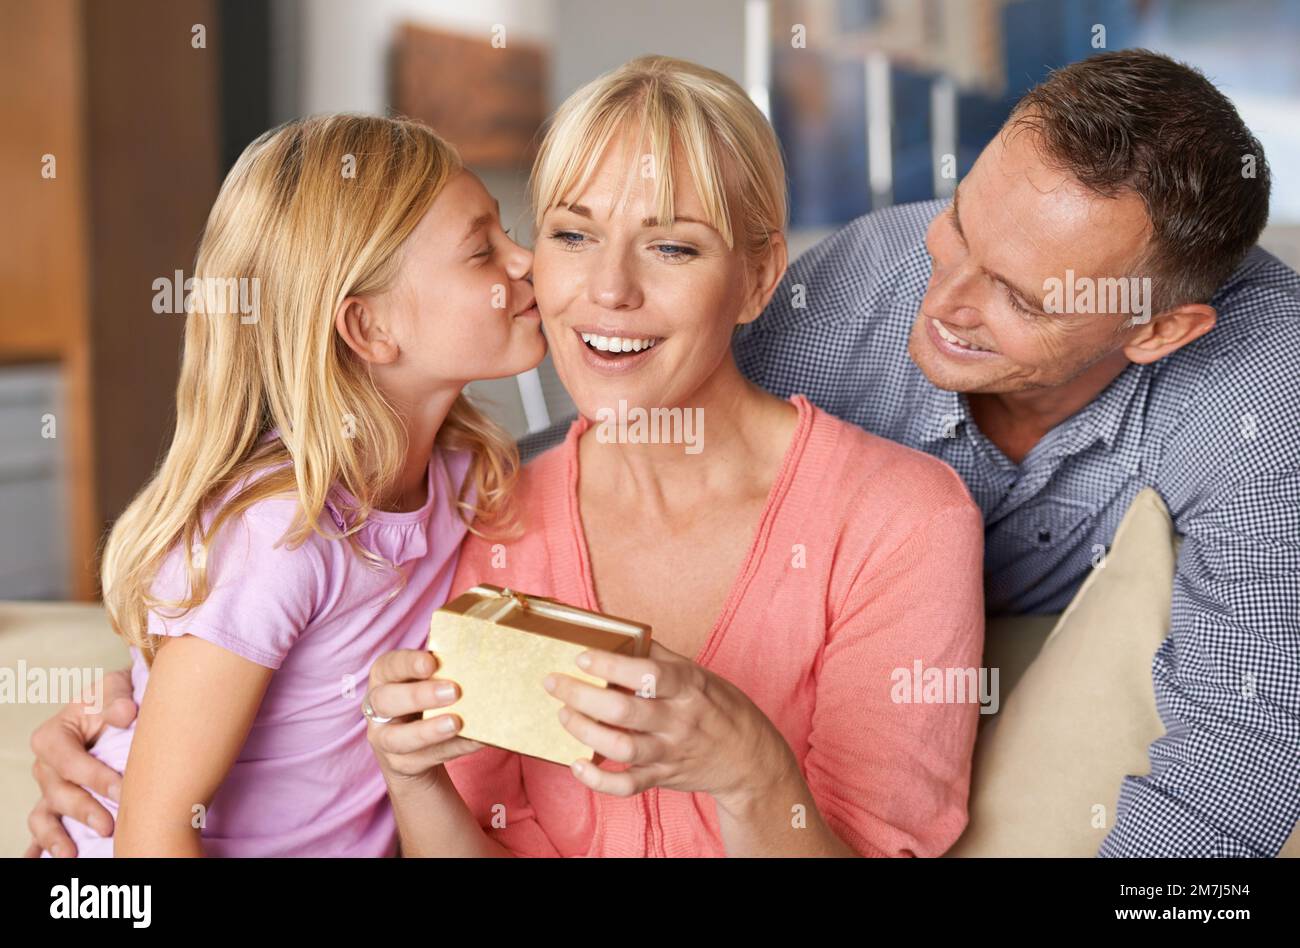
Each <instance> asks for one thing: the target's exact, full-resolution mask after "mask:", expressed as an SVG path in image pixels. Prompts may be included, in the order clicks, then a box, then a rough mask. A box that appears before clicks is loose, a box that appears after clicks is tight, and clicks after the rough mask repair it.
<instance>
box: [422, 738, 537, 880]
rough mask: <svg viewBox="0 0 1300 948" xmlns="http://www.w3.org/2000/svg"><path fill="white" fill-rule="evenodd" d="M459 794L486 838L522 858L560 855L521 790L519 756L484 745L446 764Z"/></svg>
mask: <svg viewBox="0 0 1300 948" xmlns="http://www.w3.org/2000/svg"><path fill="white" fill-rule="evenodd" d="M445 766H446V768H447V775H448V776H449V777H451V782H452V784H453V785H454V786H455V787H456V790H457V792H458V793H460V797H461V799H462V800H464V801H465V805H466V806H467V807H469V810H470V812H471V813H472V814H473V815H474V819H476V820H477V821H478V824H479V826H481V827H482V828H483V831H484V832H485V833H487V835H488V836H489V837H491V838H492V839H494V840H496V841H497V842H498V843H500V844H501V845H502V846H504V847H505V848H506V849H508V850H509V851H510V852H512V853H513V854H514V855H516V856H521V857H537V858H542V857H559V855H560V851H559V850H558V849H556V848H555V844H554V843H552V842H551V839H550V837H549V836H547V835H546V831H545V830H544V829H542V825H541V823H539V822H538V820H537V814H536V813H535V812H534V811H533V808H532V805H531V804H530V803H529V802H528V794H527V793H526V792H525V791H524V778H523V766H522V761H521V759H520V756H519V755H518V754H516V753H514V752H512V751H507V750H502V749H501V748H499V747H484V748H483V749H482V750H477V751H475V752H474V753H472V754H467V755H466V756H464V757H457V758H456V759H455V760H450V761H448V762H447V763H446V765H445Z"/></svg>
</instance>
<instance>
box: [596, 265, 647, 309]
mask: <svg viewBox="0 0 1300 948" xmlns="http://www.w3.org/2000/svg"><path fill="white" fill-rule="evenodd" d="M589 257H590V266H591V270H590V273H589V277H588V279H587V295H588V298H589V299H590V300H591V301H592V302H593V303H595V304H596V305H597V306H600V307H602V308H604V309H636V308H637V307H638V306H640V305H641V299H642V294H641V288H640V284H639V281H638V280H637V277H636V274H634V273H633V272H632V270H631V267H630V266H629V263H628V261H627V259H626V258H625V257H606V258H605V259H604V260H599V259H597V255H596V254H590V255H589Z"/></svg>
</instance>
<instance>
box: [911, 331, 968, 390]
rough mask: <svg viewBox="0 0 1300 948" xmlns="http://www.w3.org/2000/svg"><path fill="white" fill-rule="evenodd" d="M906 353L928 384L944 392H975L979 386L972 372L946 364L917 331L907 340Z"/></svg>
mask: <svg viewBox="0 0 1300 948" xmlns="http://www.w3.org/2000/svg"><path fill="white" fill-rule="evenodd" d="M907 354H908V355H909V356H910V357H911V359H912V362H914V363H915V364H916V367H917V368H918V369H920V370H921V374H922V375H924V376H925V377H926V378H927V379H929V381H930V384H931V385H933V386H934V387H935V388H941V389H943V390H944V391H946V392H970V393H973V392H977V391H979V390H980V388H981V380H979V379H976V378H974V377H973V376H974V373H973V372H963V371H961V369H959V368H957V367H955V366H952V365H950V364H948V363H947V362H946V361H945V360H944V359H943V357H942V356H941V355H939V354H938V353H936V352H934V351H933V350H932V349H931V348H930V341H929V340H928V339H926V338H925V337H924V336H923V335H920V334H919V333H918V332H915V331H914V332H913V333H912V337H911V339H909V340H908V343H907Z"/></svg>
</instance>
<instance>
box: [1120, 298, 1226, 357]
mask: <svg viewBox="0 0 1300 948" xmlns="http://www.w3.org/2000/svg"><path fill="white" fill-rule="evenodd" d="M1218 318H1219V317H1218V313H1216V312H1215V310H1214V307H1213V306H1209V305H1206V304H1205V303H1186V304H1184V305H1182V306H1175V307H1174V308H1173V309H1170V310H1166V311H1165V312H1163V313H1157V314H1156V315H1155V316H1153V317H1151V321H1150V322H1148V323H1147V324H1146V325H1144V326H1141V327H1139V329H1138V331H1137V333H1136V334H1134V335H1133V336H1132V337H1131V338H1130V339H1129V341H1128V342H1127V343H1125V345H1124V355H1126V356H1127V357H1128V360H1129V361H1130V362H1139V363H1143V364H1149V363H1151V362H1155V361H1156V360H1157V359H1163V358H1164V357H1165V356H1167V355H1169V354H1170V353H1171V352H1175V351H1176V350H1178V349H1181V348H1182V347H1183V346H1185V345H1187V344H1188V343H1189V342H1192V341H1194V340H1196V339H1200V338H1201V337H1202V336H1204V335H1205V334H1206V333H1207V332H1209V331H1210V330H1211V329H1213V328H1214V324H1215V322H1216V321H1217V320H1218Z"/></svg>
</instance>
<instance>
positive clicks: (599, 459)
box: [579, 358, 798, 507]
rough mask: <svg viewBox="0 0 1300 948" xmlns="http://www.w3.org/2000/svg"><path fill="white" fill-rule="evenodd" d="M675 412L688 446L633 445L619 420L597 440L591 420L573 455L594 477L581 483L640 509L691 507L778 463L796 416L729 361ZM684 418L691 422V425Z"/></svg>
mask: <svg viewBox="0 0 1300 948" xmlns="http://www.w3.org/2000/svg"><path fill="white" fill-rule="evenodd" d="M680 409H681V412H682V415H683V418H682V426H681V430H682V431H683V432H686V431H687V430H690V431H691V434H692V436H693V439H694V443H693V444H684V443H681V442H677V443H659V444H654V443H643V442H637V443H633V442H632V440H631V439H630V438H619V437H618V434H619V432H618V431H617V429H616V427H615V426H616V424H617V422H618V419H617V418H616V419H614V420H613V421H612V422H609V423H608V424H609V427H608V428H606V430H605V431H604V433H603V434H602V432H601V430H600V429H601V426H602V422H601V421H593V422H592V423H591V426H590V427H589V428H588V429H587V430H586V431H585V432H584V433H583V435H582V438H581V441H580V443H579V456H580V463H581V465H582V469H583V472H584V474H586V475H594V474H598V477H584V478H583V480H584V482H585V483H587V484H589V485H594V484H599V485H600V487H599V491H600V493H601V494H602V495H609V494H613V495H614V496H618V497H625V498H633V497H634V498H636V499H637V502H638V503H640V502H648V503H650V504H652V505H657V504H659V503H662V504H664V505H665V506H667V507H671V506H677V504H676V503H674V500H678V501H682V502H684V503H685V504H686V505H689V504H690V503H691V502H692V501H693V500H694V499H698V498H701V497H704V496H707V495H713V494H716V492H719V491H731V490H734V489H736V485H737V483H738V482H743V481H746V480H749V479H751V478H752V477H753V474H754V472H756V471H763V470H768V469H769V468H770V466H771V463H772V462H773V460H774V459H775V460H776V461H778V462H779V460H780V458H781V457H782V456H784V453H785V449H786V447H787V446H788V444H789V435H790V433H791V432H792V431H793V427H794V424H795V421H796V419H797V416H798V412H797V411H796V409H795V408H794V406H793V405H791V404H790V403H789V402H787V401H784V400H783V399H780V398H777V397H776V396H775V395H772V394H770V393H768V392H765V391H763V390H762V389H761V388H759V387H758V386H756V385H754V384H753V383H752V382H750V381H749V380H748V379H746V378H745V377H744V376H743V375H741V374H740V370H739V369H737V368H736V364H735V362H734V361H733V360H731V359H730V358H728V359H727V360H726V362H725V363H724V365H722V366H720V367H719V369H718V371H717V372H715V373H714V374H713V376H711V377H710V378H709V380H708V381H707V382H706V383H705V385H704V386H702V387H701V388H700V389H699V390H698V391H696V392H695V394H694V395H692V396H691V397H690V398H689V399H687V400H685V402H684V404H682V405H681V406H680ZM687 413H691V415H692V416H693V419H692V423H691V424H690V425H689V426H688V424H687V419H686V417H685V416H686V414H687ZM629 414H630V411H629ZM647 414H650V413H648V412H647ZM651 417H652V418H653V416H652V415H651ZM629 420H631V419H629ZM648 423H650V422H648ZM611 429H613V430H611ZM631 429H632V426H631V424H629V425H628V431H629V432H630V431H631ZM611 435H613V437H612V438H611Z"/></svg>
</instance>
